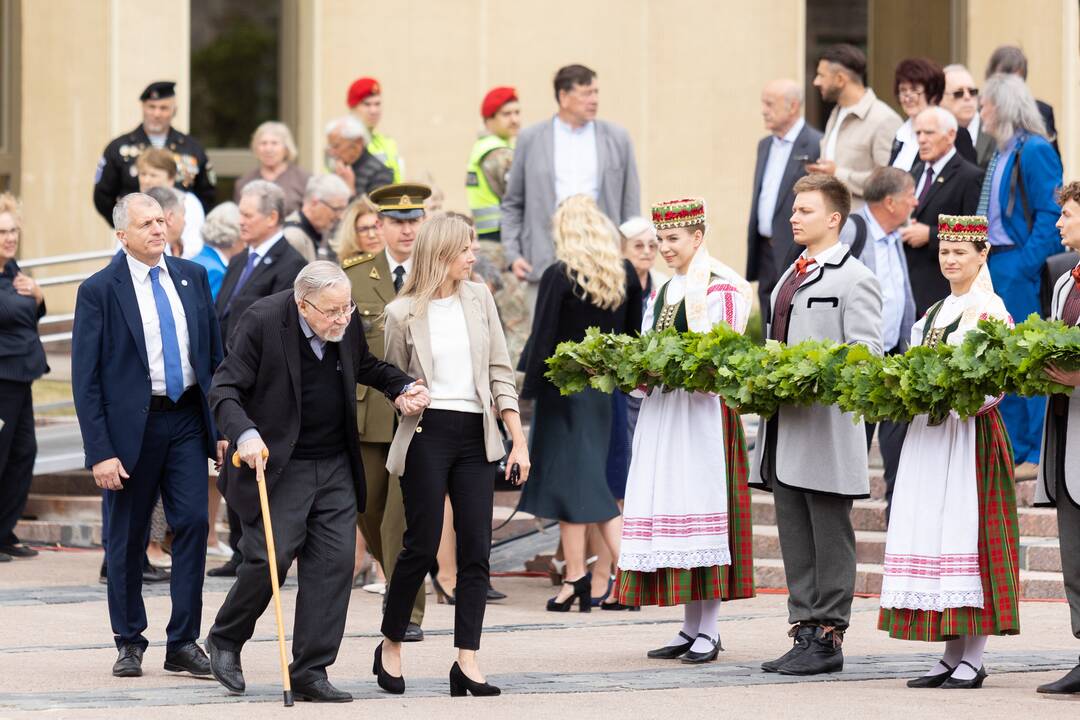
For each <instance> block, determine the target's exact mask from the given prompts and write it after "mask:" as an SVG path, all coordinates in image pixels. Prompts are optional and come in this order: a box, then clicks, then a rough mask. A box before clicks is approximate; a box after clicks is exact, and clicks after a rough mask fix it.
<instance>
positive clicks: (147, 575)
mask: <svg viewBox="0 0 1080 720" xmlns="http://www.w3.org/2000/svg"><path fill="white" fill-rule="evenodd" d="M170 579H172V573H170V572H169V571H168V570H166V569H165V568H159V567H158V566H156V565H151V564H150V561H146V562H144V563H143V570H142V581H143V582H144V583H162V582H169V580H170Z"/></svg>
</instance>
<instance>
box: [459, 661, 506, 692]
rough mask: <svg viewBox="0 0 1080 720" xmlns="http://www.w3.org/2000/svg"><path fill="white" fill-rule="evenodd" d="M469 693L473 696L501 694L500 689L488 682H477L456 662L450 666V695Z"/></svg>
mask: <svg viewBox="0 0 1080 720" xmlns="http://www.w3.org/2000/svg"><path fill="white" fill-rule="evenodd" d="M469 693H472V694H473V697H493V696H495V695H501V694H502V690H500V689H499V688H497V687H495V686H494V685H492V684H490V683H486V682H484V683H478V682H476V681H475V680H473V679H472V678H470V677H469V676H468V675H466V674H465V673H464V672H462V671H461V666H460V665H458V664H457V663H456V662H455V663H454V664H453V665H452V666H450V697H465V696H466V695H468V694H469Z"/></svg>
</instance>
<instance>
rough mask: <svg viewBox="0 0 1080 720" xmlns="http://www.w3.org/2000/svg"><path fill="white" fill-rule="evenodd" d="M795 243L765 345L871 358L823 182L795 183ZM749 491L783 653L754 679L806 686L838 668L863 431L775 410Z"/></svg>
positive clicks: (876, 330) (869, 337) (872, 305)
mask: <svg viewBox="0 0 1080 720" xmlns="http://www.w3.org/2000/svg"><path fill="white" fill-rule="evenodd" d="M795 193H796V194H795V205H794V211H793V213H792V216H791V228H792V234H793V235H794V237H795V242H796V243H798V244H799V245H802V246H803V247H805V248H806V250H805V251H804V253H803V255H802V256H801V257H799V259H798V260H797V261H796V262H795V264H794V265H793V266H792V267H790V268H788V270H787V271H786V272H785V273H784V275H783V276H782V277H781V278H780V283H779V284H778V285H777V286H776V289H775V290H774V291H773V296H772V303H771V306H772V312H771V315H770V318H769V337H770V338H773V339H776V340H780V341H782V342H786V343H789V344H795V343H799V342H801V341H803V340H808V339H815V340H833V341H835V342H842V343H851V344H854V343H859V344H862V345H865V346H866V347H868V348H869V349H870V351H871V352H873V353H877V354H880V353H881V288H880V286H879V285H878V281H877V278H876V277H874V273H873V272H872V271H871V270H869V269H868V268H867V267H866V266H865V265H863V264H862V263H860V262H858V261H856V260H854V259H853V258H852V257H851V253H850V251H849V250H848V248H847V246H845V245H843V244H842V243H841V242H840V238H839V233H840V228H841V227H842V226H843V224H844V221H845V220H846V219H847V216H848V214H849V212H850V210H851V194H850V193H849V192H848V189H847V187H846V186H845V185H844V183H843V182H841V181H840V180H839V179H837V178H835V177H833V176H831V175H823V174H818V175H808V176H807V177H804V178H803V179H801V180H799V181H798V182H797V183H795ZM758 438H759V442H758V447H757V451H756V453H755V457H754V464H753V467H752V468H751V472H750V484H751V485H753V486H755V487H760V488H762V489H765V490H768V491H771V492H772V493H773V498H774V503H775V506H776V525H777V529H778V530H779V533H780V553H781V556H782V557H783V560H784V574H785V575H786V577H787V585H788V618H789V622H790V623H791V624H792V625H794V626H795V627H794V628H793V630H792V635H793V637H794V638H795V643H794V645H793V647H792V648H791V650H789V651H788V652H787V653H785V654H784V655H783V656H782V657H779V658H777V659H776V660H772V661H770V662H766V663H762V665H761V667H762V669H763V670H765V671H766V672H779V673H781V674H784V675H817V674H819V673H827V672H838V671H840V670H843V668H844V655H843V652H842V650H841V645H842V644H843V639H844V631H845V630H847V627H848V622H849V620H850V617H851V599H852V596H853V595H854V592H855V531H854V529H853V528H852V525H851V517H850V512H851V503H852V500H853V499H855V498H865V497H868V496H869V494H870V483H869V478H868V475H867V466H866V435H865V430H864V428H863V424H862V423H861V422H860V423H854V422H852V418H851V415H850V414H848V413H843V412H841V411H840V409H839V408H837V407H832V406H830V407H825V406H822V405H812V406H810V407H792V406H784V407H781V408H780V410H779V411H778V412H777V413H776V415H774V416H773V417H772V418H769V419H768V420H767V421H766V420H763V421H762V422H761V423H760V424H759V426H758Z"/></svg>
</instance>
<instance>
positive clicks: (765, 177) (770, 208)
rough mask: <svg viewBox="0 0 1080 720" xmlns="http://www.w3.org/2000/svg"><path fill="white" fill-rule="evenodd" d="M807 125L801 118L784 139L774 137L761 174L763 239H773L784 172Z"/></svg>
mask: <svg viewBox="0 0 1080 720" xmlns="http://www.w3.org/2000/svg"><path fill="white" fill-rule="evenodd" d="M805 125H806V121H805V120H803V119H802V118H799V119H798V120H796V121H795V124H794V125H792V126H791V129H790V130H788V131H787V133H785V134H784V137H776V136H775V135H773V136H772V144H770V145H769V157H768V158H767V159H766V160H765V171H764V172H763V173H762V174H761V192H759V193H758V212H757V225H758V235H760V236H761V237H766V238H771V237H772V231H773V227H772V221H773V215H774V214H776V203H777V202H778V201H779V199H780V198H779V197H777V196H778V195H779V194H780V181H781V180H783V179H784V170H785V169H786V168H787V164H788V160H790V159H791V149H792V148H793V147H795V139H796V138H797V137H799V133H801V132H802V129H803V126H805Z"/></svg>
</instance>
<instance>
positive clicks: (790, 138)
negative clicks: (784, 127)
mask: <svg viewBox="0 0 1080 720" xmlns="http://www.w3.org/2000/svg"><path fill="white" fill-rule="evenodd" d="M805 125H806V120H804V119H802V118H799V119H798V120H796V121H795V124H794V125H792V126H791V127H790V128H789V129H788V131H787V132H786V133H784V137H776V136H775V135H773V142H774V143H776V142H782V143H794V142H795V140H796V139H797V138H798V137H799V133H801V132H802V130H803V127H804V126H805Z"/></svg>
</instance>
